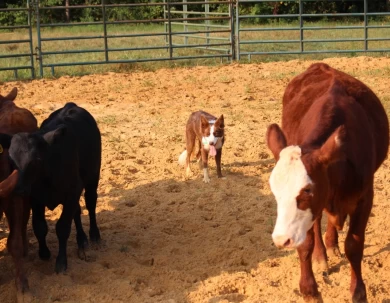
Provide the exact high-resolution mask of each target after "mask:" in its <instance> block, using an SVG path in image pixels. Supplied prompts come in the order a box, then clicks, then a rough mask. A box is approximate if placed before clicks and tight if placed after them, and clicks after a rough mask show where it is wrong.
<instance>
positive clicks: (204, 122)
mask: <svg viewBox="0 0 390 303" xmlns="http://www.w3.org/2000/svg"><path fill="white" fill-rule="evenodd" d="M200 123H201V125H202V129H206V128H208V127H209V126H210V124H209V120H207V119H206V117H205V116H203V115H202V116H200Z"/></svg>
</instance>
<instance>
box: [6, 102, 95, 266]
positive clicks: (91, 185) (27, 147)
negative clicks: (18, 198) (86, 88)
mask: <svg viewBox="0 0 390 303" xmlns="http://www.w3.org/2000/svg"><path fill="white" fill-rule="evenodd" d="M9 154H10V158H11V161H13V163H14V165H15V168H16V169H17V170H18V171H19V179H18V184H17V185H16V188H15V194H20V195H24V196H26V195H27V196H30V198H31V207H32V224H33V229H34V233H35V236H36V237H37V239H38V242H39V257H40V258H41V259H43V260H47V259H49V258H50V251H49V249H48V247H47V245H46V235H47V231H48V228H47V223H46V220H45V206H46V207H48V208H49V209H50V210H54V208H56V207H57V206H58V205H59V204H62V205H63V209H62V214H61V217H60V219H59V220H58V222H57V225H56V232H57V237H58V242H59V252H58V256H57V260H56V267H55V270H56V272H57V273H59V272H62V271H65V270H66V269H67V257H66V246H67V240H68V238H69V234H70V230H71V225H72V219H73V218H74V222H75V225H76V230H77V244H78V248H79V252H81V253H84V247H85V245H86V244H88V240H87V236H86V234H85V232H84V231H83V228H82V225H81V217H80V216H81V209H80V204H79V200H80V196H81V193H82V190H83V189H85V195H84V196H85V203H86V206H87V209H88V212H89V219H90V230H89V236H90V240H91V241H93V242H99V241H100V233H99V229H98V227H97V224H96V200H97V187H98V183H99V176H100V165H101V137H100V131H99V129H98V127H97V124H96V121H95V120H94V118H93V117H92V116H91V114H89V113H88V112H87V111H86V110H85V109H83V108H81V107H78V106H77V105H76V104H74V103H67V104H66V105H65V106H64V107H63V108H61V109H58V110H56V111H54V112H53V113H52V114H50V116H49V118H47V119H46V120H45V121H43V123H42V125H41V128H40V129H39V130H38V131H36V132H34V133H19V134H16V135H14V136H13V137H12V140H11V145H10V149H9ZM84 256H85V254H84Z"/></svg>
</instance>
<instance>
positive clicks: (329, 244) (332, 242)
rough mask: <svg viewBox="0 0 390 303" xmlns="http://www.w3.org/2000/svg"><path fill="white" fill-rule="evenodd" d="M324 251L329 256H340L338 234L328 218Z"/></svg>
mask: <svg viewBox="0 0 390 303" xmlns="http://www.w3.org/2000/svg"><path fill="white" fill-rule="evenodd" d="M325 245H326V253H327V254H328V256H329V257H340V256H341V253H340V248H339V234H338V232H337V229H336V227H334V225H333V224H332V223H331V222H330V220H328V223H327V225H326V234H325Z"/></svg>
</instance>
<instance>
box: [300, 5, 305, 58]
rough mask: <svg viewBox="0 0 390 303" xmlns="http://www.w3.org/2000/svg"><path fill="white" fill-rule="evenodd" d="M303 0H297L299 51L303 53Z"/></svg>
mask: <svg viewBox="0 0 390 303" xmlns="http://www.w3.org/2000/svg"><path fill="white" fill-rule="evenodd" d="M302 14H303V1H302V0H299V42H300V47H301V48H300V51H301V53H303V51H304V47H303V17H302Z"/></svg>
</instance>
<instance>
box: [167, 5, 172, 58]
mask: <svg viewBox="0 0 390 303" xmlns="http://www.w3.org/2000/svg"><path fill="white" fill-rule="evenodd" d="M170 2H171V0H168V1H167V11H168V40H169V59H172V57H173V49H172V24H171V22H172V21H171V3H170Z"/></svg>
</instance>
